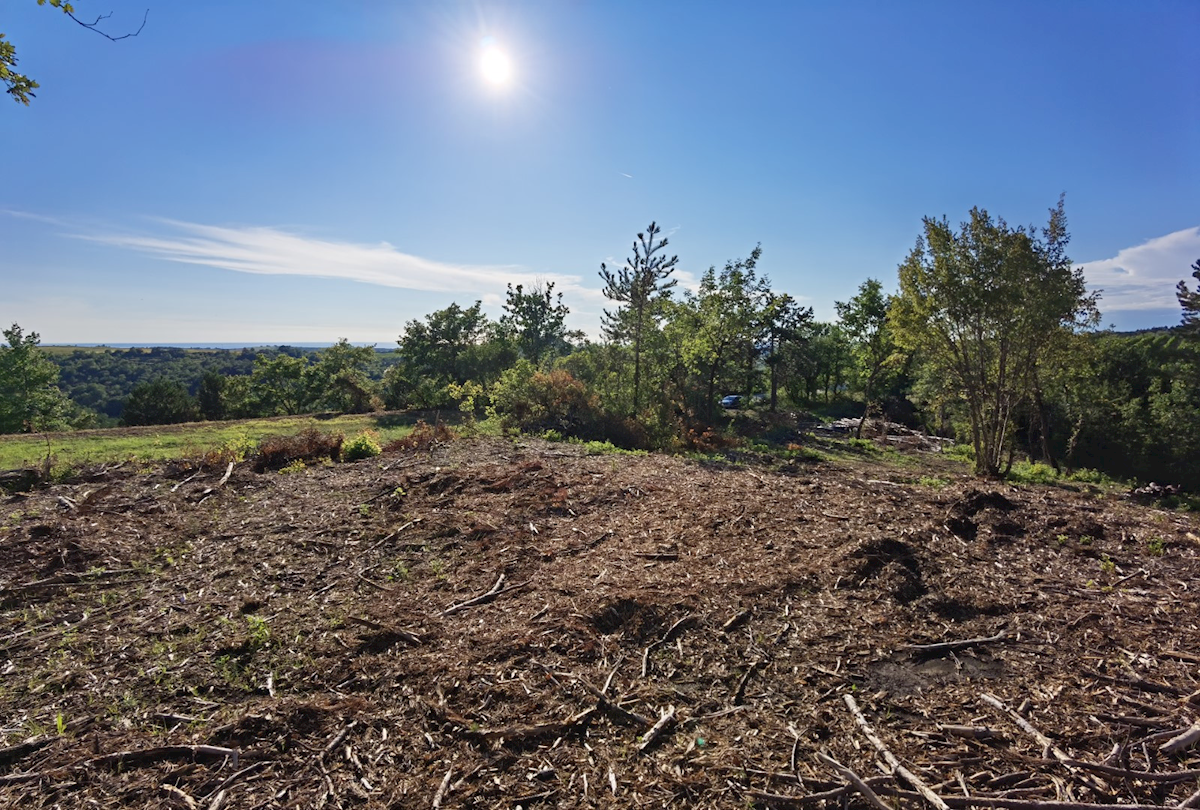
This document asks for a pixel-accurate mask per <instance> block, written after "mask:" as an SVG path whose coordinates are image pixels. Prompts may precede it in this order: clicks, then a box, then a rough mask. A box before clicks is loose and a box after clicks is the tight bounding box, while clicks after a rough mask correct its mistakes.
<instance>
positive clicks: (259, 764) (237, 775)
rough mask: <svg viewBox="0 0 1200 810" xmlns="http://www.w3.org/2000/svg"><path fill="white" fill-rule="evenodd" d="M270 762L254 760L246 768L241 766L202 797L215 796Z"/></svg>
mask: <svg viewBox="0 0 1200 810" xmlns="http://www.w3.org/2000/svg"><path fill="white" fill-rule="evenodd" d="M270 764H271V763H270V762H268V761H267V760H263V761H262V762H255V763H254V764H253V765H251V766H249V767H247V768H242V769H241V770H240V771H238V772H237V773H235V774H232V775H230V777H229V778H228V779H226V780H225V781H224V782H222V783H221V784H219V785H217V786H216V787H215V788H214V789H212V790H210V791H209V792H208V794H207V795H206V796H205V797H204V798H208V797H209V796H215V795H216V794H218V793H220V792H221V791H222V790H225V789H226V788H228V787H229V786H231V785H233V784H235V783H236V782H238V781H240V780H242V779H245V778H246V777H247V776H249V775H250V774H252V773H254V772H255V771H258V770H261V769H263V768H265V767H267V766H268V765H270Z"/></svg>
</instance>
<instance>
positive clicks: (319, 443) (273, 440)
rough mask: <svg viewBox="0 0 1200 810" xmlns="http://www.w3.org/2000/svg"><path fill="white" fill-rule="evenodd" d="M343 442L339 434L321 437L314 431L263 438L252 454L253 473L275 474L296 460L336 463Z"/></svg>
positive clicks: (308, 429) (313, 429) (323, 434)
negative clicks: (331, 461)
mask: <svg viewBox="0 0 1200 810" xmlns="http://www.w3.org/2000/svg"><path fill="white" fill-rule="evenodd" d="M345 439H346V437H345V436H343V435H342V434H341V433H333V434H330V433H322V432H321V431H319V430H317V429H316V428H307V429H306V430H304V431H302V432H300V433H297V434H295V435H294V436H267V437H266V438H264V439H263V440H262V441H261V442H259V444H258V452H257V453H255V454H254V462H253V463H254V471H255V472H263V471H264V470H278V469H280V468H281V467H286V466H287V465H288V464H290V463H292V462H293V461H297V460H299V461H315V460H317V459H321V458H328V459H331V460H333V461H337V460H338V458H339V457H340V456H341V454H342V442H344V441H345Z"/></svg>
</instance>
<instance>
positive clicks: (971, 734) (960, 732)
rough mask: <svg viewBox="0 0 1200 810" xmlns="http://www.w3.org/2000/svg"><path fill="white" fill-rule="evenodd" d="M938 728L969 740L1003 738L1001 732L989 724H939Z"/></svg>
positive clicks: (950, 734) (948, 733) (953, 735)
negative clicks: (989, 726) (988, 725)
mask: <svg viewBox="0 0 1200 810" xmlns="http://www.w3.org/2000/svg"><path fill="white" fill-rule="evenodd" d="M938 728H939V729H940V730H941V731H942V732H944V733H945V734H947V735H949V736H951V737H962V738H964V739H968V740H992V739H999V738H1001V734H1000V732H998V731H996V730H995V729H991V728H988V727H987V726H954V725H939V726H938Z"/></svg>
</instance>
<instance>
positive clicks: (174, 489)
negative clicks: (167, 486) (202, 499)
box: [171, 470, 200, 492]
mask: <svg viewBox="0 0 1200 810" xmlns="http://www.w3.org/2000/svg"><path fill="white" fill-rule="evenodd" d="M199 474H200V471H199V470H197V471H196V472H194V473H192V474H191V475H189V476H188V477H187V478H185V479H183V480H182V481H180V482H179V483H178V484H176V485H175V486H173V487H171V491H172V492H177V491H178V490H179V488H180V487H181V486H183V485H184V484H186V483H187V482H188V481H191V480H192V479H193V478H195V477H196V476H197V475H199Z"/></svg>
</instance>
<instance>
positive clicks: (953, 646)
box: [900, 630, 1008, 654]
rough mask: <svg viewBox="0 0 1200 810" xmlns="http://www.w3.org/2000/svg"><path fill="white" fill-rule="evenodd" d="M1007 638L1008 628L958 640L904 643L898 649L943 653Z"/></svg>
mask: <svg viewBox="0 0 1200 810" xmlns="http://www.w3.org/2000/svg"><path fill="white" fill-rule="evenodd" d="M1006 638H1008V630H1001V631H1000V632H999V633H997V634H996V635H994V636H987V637H985V638H966V639H962V640H960V641H941V642H938V643H937V644H905V645H904V646H902V647H901V648H900V649H902V650H908V651H909V652H915V653H926V654H929V653H944V652H953V651H954V650H965V649H967V648H968V647H978V646H980V645H982V644H994V643H996V642H997V641H1004V640H1005V639H1006Z"/></svg>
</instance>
